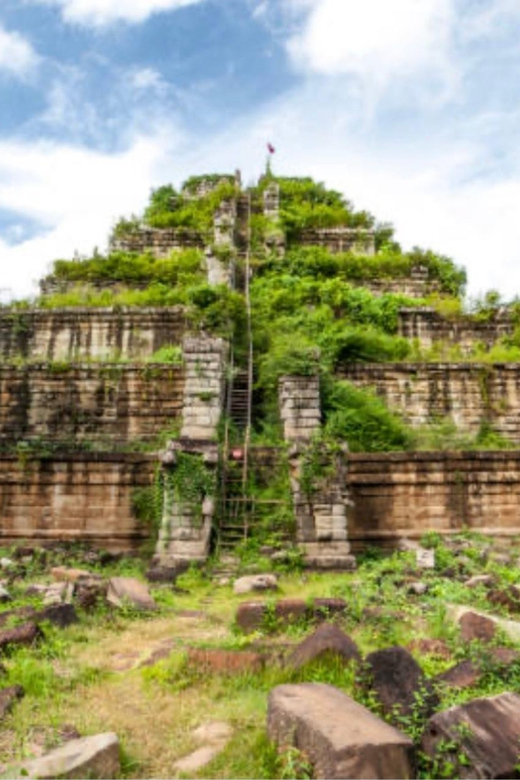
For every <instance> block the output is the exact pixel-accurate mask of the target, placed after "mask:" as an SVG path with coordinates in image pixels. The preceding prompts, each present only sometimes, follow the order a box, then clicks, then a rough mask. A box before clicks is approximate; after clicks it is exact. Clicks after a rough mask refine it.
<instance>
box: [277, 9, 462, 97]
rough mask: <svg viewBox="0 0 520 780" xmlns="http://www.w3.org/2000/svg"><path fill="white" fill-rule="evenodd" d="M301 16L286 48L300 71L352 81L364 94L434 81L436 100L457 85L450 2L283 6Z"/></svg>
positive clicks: (452, 16) (452, 11) (452, 90)
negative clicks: (399, 81)
mask: <svg viewBox="0 0 520 780" xmlns="http://www.w3.org/2000/svg"><path fill="white" fill-rule="evenodd" d="M286 3H287V6H286V8H287V9H288V10H289V11H292V12H293V13H294V12H298V11H299V12H300V14H301V15H303V21H302V23H301V24H300V29H299V30H298V31H297V32H296V33H295V34H293V35H292V36H291V37H290V39H289V41H288V43H287V47H288V51H289V54H290V56H291V58H292V60H293V62H294V64H295V65H296V67H298V68H299V69H300V70H302V71H304V72H310V73H318V74H321V75H324V76H341V75H347V74H348V75H351V76H356V77H358V78H360V79H362V80H363V81H364V82H365V83H366V88H367V89H372V90H374V89H378V90H380V89H381V88H383V87H386V86H388V85H390V84H392V82H393V80H394V79H396V78H405V79H408V80H415V81H416V80H417V79H418V78H419V77H422V78H423V79H425V78H426V79H428V80H429V81H433V82H434V84H435V90H436V92H438V93H440V95H445V93H446V92H447V94H450V95H451V94H453V92H454V89H455V86H456V83H457V71H456V69H455V68H454V65H453V61H452V56H451V52H450V46H451V39H452V34H453V30H454V22H455V13H454V9H453V0H392V2H389V0H363V2H359V1H358V0H315V2H313V3H312V4H310V3H308V2H307V0H286Z"/></svg>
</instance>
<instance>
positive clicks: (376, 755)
mask: <svg viewBox="0 0 520 780" xmlns="http://www.w3.org/2000/svg"><path fill="white" fill-rule="evenodd" d="M267 730H268V734H269V738H270V739H271V740H273V741H274V742H276V744H277V745H279V746H280V747H281V748H284V747H289V746H294V747H297V748H298V749H299V750H301V751H303V752H304V754H305V755H306V756H307V758H308V759H309V761H310V762H311V764H312V766H313V773H314V776H315V777H317V778H360V777H367V778H368V777H370V778H396V777H398V778H410V777H414V752H413V744H412V742H411V740H410V739H409V738H408V737H406V736H405V735H404V734H402V733H401V732H399V731H397V729H394V728H392V727H391V726H389V725H388V724H386V723H384V722H383V721H382V720H380V719H379V718H377V717H376V716H375V715H373V714H372V713H371V712H369V710H367V709H365V707H362V706H361V705H360V704H357V703H356V702H355V701H353V700H352V699H350V698H349V697H348V696H346V695H345V694H344V693H342V692H341V691H339V690H338V689H337V688H333V687H332V686H330V685H322V684H318V683H302V684H300V685H280V686H278V687H277V688H274V689H273V690H272V691H271V693H270V694H269V701H268V711H267Z"/></svg>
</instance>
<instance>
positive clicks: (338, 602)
mask: <svg viewBox="0 0 520 780" xmlns="http://www.w3.org/2000/svg"><path fill="white" fill-rule="evenodd" d="M313 611H314V618H315V620H317V621H321V620H330V619H331V618H333V617H335V616H338V615H345V614H346V612H347V602H346V601H345V599H337V598H317V599H314V601H313Z"/></svg>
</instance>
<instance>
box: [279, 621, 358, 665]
mask: <svg viewBox="0 0 520 780" xmlns="http://www.w3.org/2000/svg"><path fill="white" fill-rule="evenodd" d="M327 655H336V656H340V657H341V658H342V659H343V660H344V661H345V663H348V662H349V661H360V660H361V654H360V652H359V649H358V647H357V645H356V643H355V642H354V641H353V640H352V639H351V638H350V637H349V636H347V634H345V633H344V632H343V631H341V629H339V628H338V627H337V626H335V625H333V624H330V623H323V624H322V625H321V626H320V627H319V628H317V629H316V631H315V632H314V633H313V634H311V635H310V636H308V637H306V638H305V639H304V640H303V642H300V644H299V645H298V646H297V647H296V648H295V650H294V651H293V652H292V653H291V655H290V656H289V657H288V658H287V661H286V665H287V666H289V667H291V668H292V669H301V667H302V666H305V664H308V663H310V662H311V661H315V660H317V659H318V658H322V657H323V656H327Z"/></svg>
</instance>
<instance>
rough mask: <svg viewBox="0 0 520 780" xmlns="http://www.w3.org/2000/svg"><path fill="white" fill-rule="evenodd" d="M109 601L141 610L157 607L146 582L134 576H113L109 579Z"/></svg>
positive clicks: (119, 605) (115, 604)
mask: <svg viewBox="0 0 520 780" xmlns="http://www.w3.org/2000/svg"><path fill="white" fill-rule="evenodd" d="M107 601H108V603H109V604H112V606H114V607H124V606H130V607H134V609H140V610H152V609H156V608H157V604H156V603H155V601H154V600H153V598H152V597H151V595H150V591H149V590H148V588H147V587H146V585H145V584H144V582H141V581H140V580H136V579H135V578H134V577H111V578H110V579H109V581H108V590H107Z"/></svg>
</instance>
